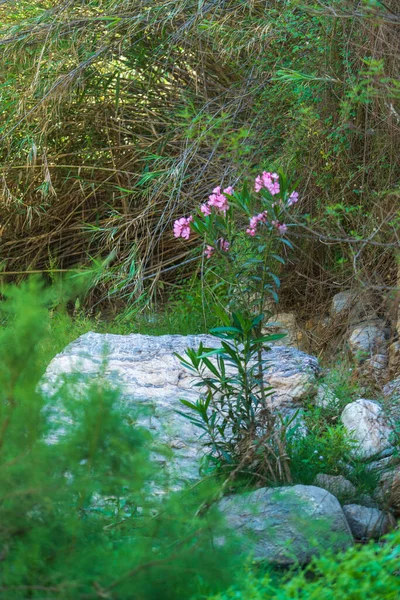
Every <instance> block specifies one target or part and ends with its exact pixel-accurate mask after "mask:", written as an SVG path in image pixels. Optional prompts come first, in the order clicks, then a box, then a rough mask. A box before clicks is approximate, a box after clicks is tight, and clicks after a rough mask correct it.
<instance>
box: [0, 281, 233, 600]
mask: <svg viewBox="0 0 400 600" xmlns="http://www.w3.org/2000/svg"><path fill="white" fill-rule="evenodd" d="M6 294H7V300H6V301H5V302H4V303H2V304H1V305H0V310H1V315H2V317H3V322H2V326H1V329H0V597H1V598H2V599H4V600H25V599H28V598H29V599H36V600H38V599H41V600H44V599H46V600H49V599H52V600H53V599H57V600H61V599H62V600H81V599H82V600H83V599H93V600H95V599H100V598H101V599H104V598H107V599H109V600H133V599H137V600H142V599H143V600H144V599H146V600H147V599H148V600H150V599H151V600H153V599H155V598H160V599H161V598H163V599H166V600H168V599H178V598H179V599H183V598H190V597H191V596H192V595H193V594H195V593H200V592H202V593H207V592H209V591H211V590H215V589H218V588H221V586H223V585H224V583H225V584H226V583H227V582H228V581H229V579H230V577H231V575H232V567H233V562H234V561H235V558H234V553H232V554H231V558H230V557H229V555H228V554H227V549H225V550H222V549H219V550H218V549H214V548H213V544H212V536H211V534H210V531H211V529H210V528H212V529H213V530H214V532H216V531H217V529H215V528H218V523H217V521H218V520H217V519H215V518H214V517H213V516H211V514H209V515H208V516H207V517H202V518H200V517H196V516H195V514H196V510H197V508H198V507H199V505H200V503H201V502H202V501H204V496H203V497H201V494H200V495H199V493H197V494H195V493H194V492H190V491H189V492H186V493H185V494H182V495H175V496H161V497H160V496H159V495H157V494H155V493H154V490H155V489H160V486H161V485H162V479H161V477H160V474H159V473H158V472H157V471H156V470H155V467H154V464H153V463H152V462H151V461H150V459H149V452H150V450H151V447H152V442H151V439H150V438H149V434H148V432H147V431H145V430H143V429H141V428H139V427H138V426H137V425H135V423H134V422H133V421H132V417H130V418H128V417H127V415H126V414H124V410H123V408H121V403H120V402H119V401H118V393H117V392H115V391H113V390H110V389H109V388H107V386H106V385H105V384H104V383H103V382H102V381H101V379H99V380H98V382H96V384H95V385H92V386H91V387H88V388H83V387H82V383H81V384H80V387H79V388H76V393H75V395H74V393H73V386H72V387H71V386H70V385H69V386H68V388H69V390H70V391H69V392H68V393H67V392H66V391H65V390H61V391H60V392H59V393H58V395H57V396H53V397H52V399H51V400H48V399H47V398H46V395H45V393H44V392H43V391H41V390H43V389H44V388H43V386H42V385H38V384H39V380H40V377H41V376H42V374H43V373H42V371H43V368H42V365H43V357H42V356H41V352H42V349H43V347H44V346H43V340H44V338H45V337H46V336H47V335H48V334H49V327H48V310H47V309H48V306H49V305H51V303H52V301H53V298H52V294H51V293H50V292H49V291H47V290H46V289H45V288H43V286H41V285H39V284H38V283H37V282H33V281H31V282H29V283H28V284H27V285H24V286H22V287H21V288H20V289H17V288H11V289H9V290H8V291H7V292H6ZM46 347H48V344H46ZM71 390H72V391H71ZM78 391H79V393H78ZM60 403H62V407H63V416H62V422H63V431H61V430H60V427H59V421H57V419H56V418H55V417H56V416H57V411H58V410H60Z"/></svg>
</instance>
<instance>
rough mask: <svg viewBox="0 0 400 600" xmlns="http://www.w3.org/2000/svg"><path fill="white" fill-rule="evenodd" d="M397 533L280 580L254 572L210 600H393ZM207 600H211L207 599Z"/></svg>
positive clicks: (319, 560) (398, 555) (398, 553)
mask: <svg viewBox="0 0 400 600" xmlns="http://www.w3.org/2000/svg"><path fill="white" fill-rule="evenodd" d="M399 559H400V534H399V532H396V533H395V534H393V535H391V536H389V537H388V538H387V539H386V541H385V542H384V543H382V544H379V545H378V544H373V543H370V544H368V545H366V546H363V547H361V548H360V547H357V546H356V547H354V548H351V549H350V550H348V551H347V552H346V553H345V554H341V555H338V556H332V555H330V556H323V557H321V558H317V559H315V560H314V561H313V562H312V563H311V565H310V566H309V567H308V568H307V569H305V570H304V571H299V572H298V573H296V574H294V575H289V576H285V577H284V578H281V581H280V583H277V582H276V579H277V578H276V574H275V577H274V576H273V575H272V574H270V573H269V574H267V575H265V576H264V577H257V576H256V575H255V574H254V573H251V572H250V573H249V575H248V576H247V577H246V578H245V579H244V581H243V584H242V585H241V586H240V587H238V588H232V589H231V590H229V591H228V592H226V593H223V594H221V595H218V596H214V597H213V598H212V600H337V599H338V598H341V599H343V600H397V598H398V597H399V588H400V581H399ZM209 600H211V598H210V599H209Z"/></svg>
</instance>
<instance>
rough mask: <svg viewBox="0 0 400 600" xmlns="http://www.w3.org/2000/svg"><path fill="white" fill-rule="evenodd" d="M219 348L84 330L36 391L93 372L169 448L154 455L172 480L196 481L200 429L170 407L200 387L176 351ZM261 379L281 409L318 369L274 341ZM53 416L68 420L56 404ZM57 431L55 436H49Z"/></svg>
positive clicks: (187, 339) (293, 402)
mask: <svg viewBox="0 0 400 600" xmlns="http://www.w3.org/2000/svg"><path fill="white" fill-rule="evenodd" d="M201 342H202V343H203V344H204V345H205V346H207V347H211V348H214V347H219V346H220V340H219V339H218V338H216V337H213V336H208V335H199V336H180V335H164V336H147V335H139V334H132V335H111V334H96V333H87V334H85V335H83V336H81V337H80V338H78V339H77V340H76V341H75V342H73V343H72V344H70V345H69V346H68V347H67V348H65V350H64V351H63V352H61V353H60V354H58V355H57V356H56V357H55V358H54V359H53V360H52V361H51V363H50V364H49V366H48V368H47V371H46V373H45V376H44V380H43V383H42V386H41V388H42V390H43V391H44V392H45V393H46V394H47V395H49V396H52V395H54V394H56V392H57V390H59V389H60V388H61V386H62V385H63V383H64V382H65V381H67V384H68V385H70V386H75V390H76V393H79V390H82V386H83V385H84V384H85V383H90V382H93V381H95V380H97V379H98V378H99V377H100V376H101V377H103V378H104V380H105V381H107V383H109V384H111V385H113V386H115V387H118V388H119V390H120V393H121V401H122V402H123V403H124V404H125V406H126V407H127V408H128V410H131V409H132V413H133V412H136V411H137V409H138V408H140V409H145V410H144V411H141V415H140V416H139V418H138V420H139V423H140V424H142V425H144V426H145V427H147V428H148V429H149V430H151V431H153V432H154V433H156V434H157V435H156V439H157V442H160V443H162V444H165V445H166V446H168V447H169V448H171V453H172V458H168V459H167V458H166V457H165V456H163V455H158V456H157V460H158V462H159V463H160V466H163V467H164V468H165V469H166V472H167V473H169V472H171V474H173V477H174V478H176V477H177V478H178V480H179V481H178V485H180V483H179V482H181V483H183V482H190V481H194V480H196V479H198V468H199V460H200V457H201V456H202V454H203V451H202V439H201V438H200V435H199V434H200V432H199V429H197V428H196V427H194V426H193V425H192V424H191V423H190V421H188V420H187V419H186V418H185V417H183V416H181V415H179V414H178V413H177V412H176V411H177V410H183V411H185V410H186V409H185V408H184V407H183V406H182V404H181V403H180V399H181V398H183V399H186V400H190V401H196V399H197V398H198V397H199V393H200V390H199V388H198V387H195V385H194V384H195V383H196V382H195V381H194V377H193V374H192V373H191V372H190V371H189V370H187V369H185V368H184V367H183V366H182V365H181V363H180V361H179V360H178V359H177V358H176V356H175V353H178V354H180V355H184V353H185V350H186V349H187V348H197V347H198V346H199V344H200V343H201ZM264 358H268V364H267V365H266V368H265V381H266V384H267V385H270V386H272V387H274V390H275V392H274V394H273V395H272V396H271V397H270V401H271V405H272V406H274V407H276V408H277V409H279V410H282V411H284V410H285V409H286V408H287V407H290V408H291V409H294V408H296V407H298V406H300V404H301V401H302V399H303V398H305V397H306V396H308V395H309V394H312V393H314V392H315V387H316V380H317V376H318V373H319V365H318V360H317V359H316V358H313V357H311V356H309V355H307V354H305V353H303V352H300V351H298V350H296V349H294V348H287V347H281V346H274V347H273V348H272V350H271V352H269V353H268V355H267V354H266V355H265V357H264ZM54 413H55V415H54V418H55V419H56V420H57V419H58V420H59V421H60V424H61V425H62V426H67V425H69V423H67V422H66V421H65V420H64V421H63V418H62V407H60V406H58V407H57V409H56V410H55V411H54ZM56 438H57V434H55V438H54V439H56Z"/></svg>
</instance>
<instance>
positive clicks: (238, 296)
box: [174, 172, 298, 481]
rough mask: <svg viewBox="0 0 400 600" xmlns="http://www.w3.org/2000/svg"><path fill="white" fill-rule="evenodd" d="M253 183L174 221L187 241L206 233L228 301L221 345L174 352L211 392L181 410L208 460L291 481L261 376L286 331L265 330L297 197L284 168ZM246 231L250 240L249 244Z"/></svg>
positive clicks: (220, 311) (220, 313) (221, 311)
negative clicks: (198, 435) (273, 344)
mask: <svg viewBox="0 0 400 600" xmlns="http://www.w3.org/2000/svg"><path fill="white" fill-rule="evenodd" d="M256 183H257V187H258V189H257V190H256V192H257V194H255V193H252V191H250V190H249V188H248V186H247V184H246V183H245V184H244V186H243V188H242V190H241V191H240V192H239V191H234V189H233V188H232V187H229V188H227V189H225V190H224V191H223V193H222V192H221V190H220V188H218V190H217V191H216V190H214V195H213V196H210V200H209V202H208V203H207V204H206V205H202V207H201V208H200V209H199V210H198V214H197V215H196V216H194V217H193V216H190V217H189V218H186V219H180V220H179V221H177V222H176V223H175V227H176V228H177V233H178V236H177V237H183V238H185V239H186V240H187V239H188V238H189V237H190V234H191V232H195V233H197V234H199V236H202V237H203V245H204V246H205V255H206V257H207V261H208V262H207V267H206V268H205V272H206V273H207V271H209V270H211V271H212V273H213V275H214V276H216V277H218V275H219V276H220V278H221V283H222V284H223V286H224V289H225V296H226V299H227V301H228V307H229V311H227V310H226V308H225V307H220V306H218V305H216V306H214V307H213V313H214V315H215V316H216V317H218V318H219V319H220V321H221V326H220V327H215V328H213V329H211V333H212V334H214V335H215V336H216V337H219V338H221V340H222V342H221V347H220V348H218V349H211V348H205V347H204V346H203V344H200V347H199V348H198V349H197V350H194V349H188V350H187V351H186V355H185V357H182V356H179V355H177V356H178V358H179V359H180V361H181V363H182V364H183V365H184V366H185V367H186V368H187V369H189V370H190V371H192V372H193V373H194V374H195V377H196V379H197V380H198V383H197V384H196V385H198V386H204V388H205V389H206V390H207V391H206V392H205V393H204V394H202V395H201V396H200V398H199V400H197V401H196V402H195V403H194V402H188V401H187V400H181V402H182V403H183V404H184V406H185V407H186V408H187V409H189V410H190V411H191V413H192V414H191V413H187V412H186V413H185V412H183V413H181V414H182V415H184V416H186V417H187V418H188V419H189V420H190V421H191V422H192V423H193V424H194V425H195V426H196V427H198V428H199V429H200V430H202V431H203V436H205V446H207V447H208V448H209V452H208V454H207V457H206V458H207V461H206V462H207V464H208V465H209V464H210V463H213V464H214V465H216V466H217V467H218V468H220V469H221V468H228V469H229V470H230V471H231V474H230V477H231V478H232V479H233V476H234V475H235V474H238V473H245V472H246V471H248V472H249V473H251V474H252V475H253V476H254V475H255V474H257V473H259V475H260V476H261V477H263V478H264V481H265V479H267V478H268V479H269V480H272V481H277V480H284V481H288V480H290V471H289V467H288V464H287V456H286V452H285V450H284V447H285V427H279V428H277V429H276V430H275V424H276V421H277V418H276V416H275V415H273V413H272V411H271V409H270V407H269V406H268V404H267V397H268V396H269V395H271V393H272V391H271V390H270V389H269V388H266V386H265V383H264V376H263V374H264V368H265V364H266V362H267V359H266V358H265V356H264V355H263V351H267V350H270V348H269V346H268V344H269V343H270V342H272V341H275V340H278V339H280V338H282V337H284V336H283V335H279V334H277V335H263V325H264V324H265V323H266V321H267V320H268V318H269V316H270V314H268V313H267V314H265V306H266V303H267V301H269V300H271V296H272V298H273V300H274V301H276V302H277V301H278V294H277V290H278V289H279V287H280V279H279V277H278V276H277V274H276V272H275V268H276V265H277V264H278V266H280V265H282V264H285V259H284V258H283V257H282V254H283V248H284V249H286V248H289V249H292V248H293V246H292V244H291V242H290V241H289V240H288V239H287V238H286V237H285V233H286V231H287V230H288V226H287V225H286V224H284V223H283V219H285V220H286V218H287V217H288V209H289V208H290V207H291V206H292V204H295V202H296V201H297V196H298V195H297V193H296V192H295V191H294V190H293V188H292V187H291V185H290V184H289V182H288V180H287V178H286V177H285V176H284V175H283V174H282V173H280V174H279V175H278V174H277V173H273V174H271V172H268V173H267V172H265V173H263V175H262V177H261V176H259V177H258V178H257V180H256ZM204 209H205V210H204ZM182 221H183V223H181V222H182ZM181 224H182V225H183V226H184V227H185V228H186V230H185V231H184V234H182V230H181V229H180V226H181ZM175 227H174V229H175ZM244 234H246V235H247V237H248V238H251V240H248V241H247V243H243V238H244ZM238 240H239V244H237V241H238ZM208 264H210V265H211V266H208ZM215 264H216V265H217V266H218V267H219V268H218V267H217V269H216V270H215V268H214V265H215ZM235 307H238V308H237V310H234V308H235ZM213 358H216V362H213ZM249 466H251V471H250V469H249Z"/></svg>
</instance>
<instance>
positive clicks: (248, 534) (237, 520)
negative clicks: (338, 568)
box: [216, 485, 353, 565]
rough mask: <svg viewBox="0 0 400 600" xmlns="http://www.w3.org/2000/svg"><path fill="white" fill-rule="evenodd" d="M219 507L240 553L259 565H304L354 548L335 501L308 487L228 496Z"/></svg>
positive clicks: (339, 507) (339, 508)
mask: <svg viewBox="0 0 400 600" xmlns="http://www.w3.org/2000/svg"><path fill="white" fill-rule="evenodd" d="M218 508H219V510H220V511H221V512H222V513H223V514H224V516H225V519H226V523H227V526H228V528H229V529H231V530H232V532H234V533H235V534H236V535H237V536H238V537H239V543H240V550H241V552H243V553H244V554H250V555H252V556H253V558H254V559H255V560H258V561H268V562H270V563H275V564H279V565H289V564H293V563H299V564H305V563H307V562H308V561H309V560H310V559H311V558H312V557H313V556H315V554H318V553H319V552H326V551H329V550H344V549H346V548H348V547H349V546H351V545H352V544H353V536H352V534H351V531H350V528H349V526H348V523H347V520H346V518H345V516H344V514H343V511H342V508H341V506H340V504H339V502H338V500H337V499H336V498H335V496H333V495H332V494H331V493H329V492H327V491H326V490H323V489H321V488H319V487H315V486H312V485H309V486H306V485H295V486H293V487H282V488H261V489H258V490H255V491H253V492H249V493H247V494H240V495H234V496H228V497H226V498H223V499H222V500H221V501H220V502H219V504H218ZM224 541H225V540H224V539H218V540H216V542H217V543H220V544H223V543H224Z"/></svg>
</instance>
